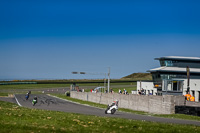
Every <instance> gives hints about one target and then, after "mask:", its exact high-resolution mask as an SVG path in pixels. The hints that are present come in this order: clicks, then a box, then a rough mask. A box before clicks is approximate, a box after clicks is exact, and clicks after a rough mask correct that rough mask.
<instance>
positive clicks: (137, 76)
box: [121, 73, 152, 80]
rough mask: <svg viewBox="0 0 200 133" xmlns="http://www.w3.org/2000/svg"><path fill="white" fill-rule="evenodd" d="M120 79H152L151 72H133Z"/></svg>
mask: <svg viewBox="0 0 200 133" xmlns="http://www.w3.org/2000/svg"><path fill="white" fill-rule="evenodd" d="M121 79H134V80H152V75H151V73H133V74H130V75H128V76H125V77H123V78H121Z"/></svg>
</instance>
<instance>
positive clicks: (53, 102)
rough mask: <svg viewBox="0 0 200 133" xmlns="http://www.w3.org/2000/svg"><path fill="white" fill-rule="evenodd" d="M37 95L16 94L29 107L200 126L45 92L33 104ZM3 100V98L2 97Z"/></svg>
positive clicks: (189, 121) (17, 98) (185, 121)
mask: <svg viewBox="0 0 200 133" xmlns="http://www.w3.org/2000/svg"><path fill="white" fill-rule="evenodd" d="M34 96H35V95H30V97H29V99H28V100H27V101H26V100H25V95H23V94H16V95H15V99H16V101H17V102H18V104H19V105H21V106H24V107H29V108H37V109H44V110H54V111H63V112H71V113H79V114H86V115H95V116H103V117H119V118H126V119H133V120H143V121H152V122H161V123H174V124H189V125H197V126H200V122H199V121H193V120H181V119H171V118H160V117H153V116H146V115H137V114H132V113H124V112H119V111H116V113H115V114H114V115H111V114H105V109H100V108H95V107H91V106H86V105H81V104H77V103H73V102H70V101H67V100H63V99H59V98H55V97H52V96H49V95H45V94H37V98H38V103H37V104H36V105H35V106H33V105H32V103H31V102H32V99H33V97H34ZM0 100H1V98H0Z"/></svg>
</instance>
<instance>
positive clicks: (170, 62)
mask: <svg viewBox="0 0 200 133" xmlns="http://www.w3.org/2000/svg"><path fill="white" fill-rule="evenodd" d="M160 66H162V67H163V66H166V67H187V66H189V67H190V68H200V62H192V61H184V60H169V59H160Z"/></svg>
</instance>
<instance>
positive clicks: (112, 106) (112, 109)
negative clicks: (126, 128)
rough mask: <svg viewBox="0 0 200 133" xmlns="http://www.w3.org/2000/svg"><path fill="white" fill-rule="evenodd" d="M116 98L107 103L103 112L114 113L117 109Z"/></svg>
mask: <svg viewBox="0 0 200 133" xmlns="http://www.w3.org/2000/svg"><path fill="white" fill-rule="evenodd" d="M118 102H119V101H118V100H116V101H114V102H112V104H110V105H108V107H107V109H106V110H105V114H114V113H115V112H116V111H117V110H118Z"/></svg>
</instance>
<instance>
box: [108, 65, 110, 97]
mask: <svg viewBox="0 0 200 133" xmlns="http://www.w3.org/2000/svg"><path fill="white" fill-rule="evenodd" d="M109 89H110V67H108V93H109V92H110V90H109Z"/></svg>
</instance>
